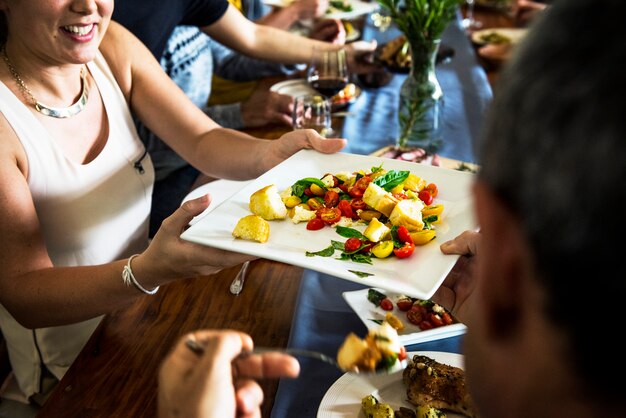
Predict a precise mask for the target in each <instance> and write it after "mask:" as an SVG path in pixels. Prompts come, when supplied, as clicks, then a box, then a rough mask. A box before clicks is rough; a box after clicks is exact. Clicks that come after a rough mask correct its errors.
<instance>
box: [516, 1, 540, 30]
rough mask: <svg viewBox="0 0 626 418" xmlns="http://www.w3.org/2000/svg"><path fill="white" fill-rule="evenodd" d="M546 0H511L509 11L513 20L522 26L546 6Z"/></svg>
mask: <svg viewBox="0 0 626 418" xmlns="http://www.w3.org/2000/svg"><path fill="white" fill-rule="evenodd" d="M548 4H549V3H548V0H545V1H538V0H537V1H534V0H513V2H512V4H511V12H512V14H513V17H514V18H515V21H516V22H517V23H518V24H519V25H522V26H526V25H528V24H529V23H530V22H532V21H533V20H534V19H535V17H536V16H538V15H539V13H541V12H543V11H544V10H545V9H546V8H547V7H548Z"/></svg>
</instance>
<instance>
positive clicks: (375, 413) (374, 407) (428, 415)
mask: <svg viewBox="0 0 626 418" xmlns="http://www.w3.org/2000/svg"><path fill="white" fill-rule="evenodd" d="M361 410H362V411H363V413H364V414H365V416H366V417H367V418H446V413H445V412H443V411H442V410H440V409H437V408H433V407H430V406H425V405H420V406H418V407H417V408H415V410H413V409H410V408H406V407H404V406H401V407H400V409H398V410H395V411H394V409H393V407H392V406H391V405H389V404H388V403H382V402H380V401H379V400H378V399H377V398H376V397H375V396H374V395H367V396H366V397H364V398H363V399H361Z"/></svg>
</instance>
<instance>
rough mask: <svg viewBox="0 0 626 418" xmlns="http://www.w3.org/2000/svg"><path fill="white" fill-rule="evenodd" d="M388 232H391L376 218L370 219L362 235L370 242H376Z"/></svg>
mask: <svg viewBox="0 0 626 418" xmlns="http://www.w3.org/2000/svg"><path fill="white" fill-rule="evenodd" d="M389 231H391V229H390V228H389V227H388V226H387V225H385V224H384V223H382V222H380V221H379V220H378V219H376V218H372V220H371V221H370V223H369V225H368V226H367V228H365V231H363V235H365V237H366V238H367V239H368V240H370V241H372V242H378V241H380V240H381V239H383V238H384V237H385V235H387V234H388V233H389Z"/></svg>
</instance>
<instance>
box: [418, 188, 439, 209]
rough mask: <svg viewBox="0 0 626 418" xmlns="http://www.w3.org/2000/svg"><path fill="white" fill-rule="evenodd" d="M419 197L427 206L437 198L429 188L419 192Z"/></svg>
mask: <svg viewBox="0 0 626 418" xmlns="http://www.w3.org/2000/svg"><path fill="white" fill-rule="evenodd" d="M417 197H419V198H420V200H421V201H422V202H424V204H425V205H426V206H430V205H431V204H432V203H433V200H435V198H434V197H433V195H432V194H430V193H429V192H428V191H427V190H422V191H421V192H419V193H418V194H417Z"/></svg>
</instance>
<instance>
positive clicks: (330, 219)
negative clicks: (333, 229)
mask: <svg viewBox="0 0 626 418" xmlns="http://www.w3.org/2000/svg"><path fill="white" fill-rule="evenodd" d="M317 217H318V218H320V219H321V220H322V221H324V222H325V223H326V224H328V225H330V224H334V223H337V222H339V221H340V220H341V211H340V210H339V209H338V208H325V207H321V208H319V209H318V210H317Z"/></svg>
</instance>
